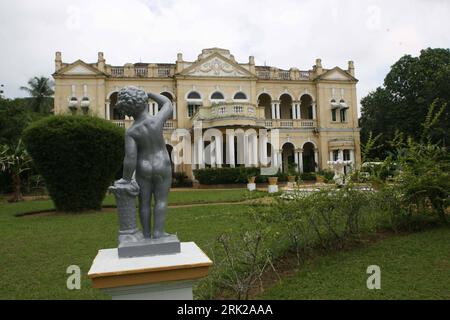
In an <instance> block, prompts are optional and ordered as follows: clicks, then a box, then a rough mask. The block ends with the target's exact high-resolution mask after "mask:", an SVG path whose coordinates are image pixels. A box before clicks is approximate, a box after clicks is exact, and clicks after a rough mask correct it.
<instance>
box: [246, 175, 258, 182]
mask: <svg viewBox="0 0 450 320" xmlns="http://www.w3.org/2000/svg"><path fill="white" fill-rule="evenodd" d="M255 179H256V176H248V177H247V181H248V183H255Z"/></svg>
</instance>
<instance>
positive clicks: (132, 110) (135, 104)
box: [116, 86, 148, 118]
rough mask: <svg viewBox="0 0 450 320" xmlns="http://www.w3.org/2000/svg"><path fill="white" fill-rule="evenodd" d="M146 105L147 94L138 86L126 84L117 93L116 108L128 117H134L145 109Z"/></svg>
mask: <svg viewBox="0 0 450 320" xmlns="http://www.w3.org/2000/svg"><path fill="white" fill-rule="evenodd" d="M147 105H148V95H147V93H146V92H145V91H144V90H141V89H139V88H136V87H133V86H128V87H125V88H122V89H120V91H119V93H118V94H117V103H116V108H117V109H118V110H119V112H122V113H124V114H125V115H127V116H129V117H133V118H135V117H136V116H137V115H139V114H140V113H142V112H143V111H144V110H146V109H147Z"/></svg>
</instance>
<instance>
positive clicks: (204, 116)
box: [193, 102, 264, 120]
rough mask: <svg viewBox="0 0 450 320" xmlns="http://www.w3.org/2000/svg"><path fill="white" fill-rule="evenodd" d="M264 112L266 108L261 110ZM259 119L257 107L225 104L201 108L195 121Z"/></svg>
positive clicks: (246, 104)
mask: <svg viewBox="0 0 450 320" xmlns="http://www.w3.org/2000/svg"><path fill="white" fill-rule="evenodd" d="M260 109H261V110H262V111H264V108H260ZM230 117H237V118H253V119H255V118H257V117H258V114H257V107H256V106H255V105H254V104H251V103H233V102H224V103H220V104H215V105H212V106H209V107H200V108H199V109H198V111H197V113H196V114H195V115H194V117H193V120H209V119H220V118H230Z"/></svg>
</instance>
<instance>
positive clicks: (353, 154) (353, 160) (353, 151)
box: [350, 149, 356, 168]
mask: <svg viewBox="0 0 450 320" xmlns="http://www.w3.org/2000/svg"><path fill="white" fill-rule="evenodd" d="M350 160H351V161H352V167H353V168H355V167H356V163H355V150H354V149H350Z"/></svg>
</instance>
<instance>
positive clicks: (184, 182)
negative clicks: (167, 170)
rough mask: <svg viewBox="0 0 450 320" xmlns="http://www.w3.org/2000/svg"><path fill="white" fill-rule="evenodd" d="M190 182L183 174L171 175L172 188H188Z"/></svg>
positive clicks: (175, 173) (190, 184)
mask: <svg viewBox="0 0 450 320" xmlns="http://www.w3.org/2000/svg"><path fill="white" fill-rule="evenodd" d="M190 187H192V180H191V179H189V178H188V177H187V175H186V174H185V173H184V172H174V173H173V174H172V188H190Z"/></svg>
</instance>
